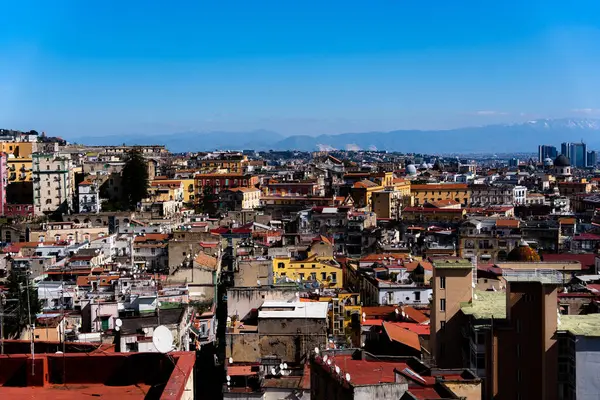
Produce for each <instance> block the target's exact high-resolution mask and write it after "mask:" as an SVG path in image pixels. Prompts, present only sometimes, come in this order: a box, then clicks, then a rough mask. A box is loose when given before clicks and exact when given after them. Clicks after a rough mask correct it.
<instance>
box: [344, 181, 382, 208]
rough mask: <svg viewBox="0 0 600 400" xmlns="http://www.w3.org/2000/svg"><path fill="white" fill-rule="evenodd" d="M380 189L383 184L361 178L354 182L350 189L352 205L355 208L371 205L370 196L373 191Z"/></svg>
mask: <svg viewBox="0 0 600 400" xmlns="http://www.w3.org/2000/svg"><path fill="white" fill-rule="evenodd" d="M382 190H383V186H381V185H379V184H377V183H375V182H373V181H370V180H368V179H363V180H362V181H359V182H356V183H355V184H354V185H352V188H351V189H350V196H352V200H353V201H354V206H355V207H356V208H362V207H371V206H372V201H371V197H372V195H373V193H374V192H380V191H382Z"/></svg>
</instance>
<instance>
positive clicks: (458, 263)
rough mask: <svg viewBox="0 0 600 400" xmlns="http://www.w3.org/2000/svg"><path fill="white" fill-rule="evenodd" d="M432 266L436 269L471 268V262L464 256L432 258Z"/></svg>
mask: <svg viewBox="0 0 600 400" xmlns="http://www.w3.org/2000/svg"><path fill="white" fill-rule="evenodd" d="M433 267H434V268H436V269H447V268H473V264H471V261H469V260H466V259H464V258H442V259H437V260H433Z"/></svg>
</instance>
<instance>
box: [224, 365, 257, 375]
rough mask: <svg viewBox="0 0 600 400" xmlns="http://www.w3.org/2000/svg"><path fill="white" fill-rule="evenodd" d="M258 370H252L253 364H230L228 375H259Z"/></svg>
mask: <svg viewBox="0 0 600 400" xmlns="http://www.w3.org/2000/svg"><path fill="white" fill-rule="evenodd" d="M257 374H258V371H252V365H229V366H228V367H227V375H229V376H249V375H257Z"/></svg>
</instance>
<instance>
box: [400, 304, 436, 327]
mask: <svg viewBox="0 0 600 400" xmlns="http://www.w3.org/2000/svg"><path fill="white" fill-rule="evenodd" d="M402 311H404V313H405V314H406V316H407V317H408V318H410V319H412V320H413V321H415V322H416V323H418V324H422V323H425V322H427V321H429V317H428V316H427V315H425V314H423V313H422V312H421V311H419V310H417V309H416V308H414V307H411V306H404V307H402Z"/></svg>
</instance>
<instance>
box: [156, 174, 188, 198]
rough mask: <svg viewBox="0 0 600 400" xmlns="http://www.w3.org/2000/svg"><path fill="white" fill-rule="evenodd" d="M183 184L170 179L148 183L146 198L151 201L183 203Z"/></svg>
mask: <svg viewBox="0 0 600 400" xmlns="http://www.w3.org/2000/svg"><path fill="white" fill-rule="evenodd" d="M184 192H185V191H184V190H183V182H182V181H180V180H172V179H156V180H153V181H152V182H150V186H149V187H148V198H149V199H151V200H152V201H173V200H174V201H183V198H184Z"/></svg>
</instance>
